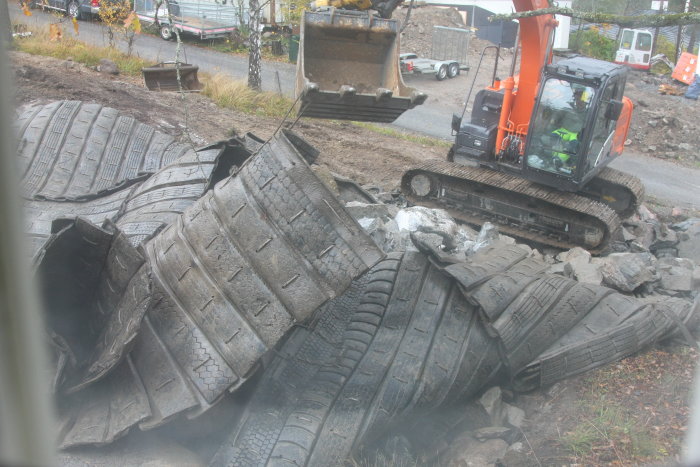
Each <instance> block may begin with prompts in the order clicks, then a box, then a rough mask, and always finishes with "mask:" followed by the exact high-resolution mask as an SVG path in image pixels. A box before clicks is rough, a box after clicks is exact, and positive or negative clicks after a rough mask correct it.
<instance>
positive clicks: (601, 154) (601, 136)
mask: <svg viewBox="0 0 700 467" xmlns="http://www.w3.org/2000/svg"><path fill="white" fill-rule="evenodd" d="M617 88H618V81H617V80H611V81H609V82H608V85H607V86H606V87H605V89H604V90H602V96H601V99H600V104H599V106H598V109H599V110H598V114H597V115H596V118H595V122H594V125H593V133H592V134H591V143H590V149H589V150H588V151H586V168H585V173H588V172H589V171H590V170H592V169H593V168H595V167H596V166H597V165H598V164H599V163H600V162H601V161H602V160H603V159H604V158H605V157H607V156H608V155H609V154H610V148H611V146H612V139H613V136H614V134H615V123H616V120H611V119H610V118H608V112H606V109H607V108H608V106H609V105H610V102H611V101H612V100H613V99H615V97H616V95H617Z"/></svg>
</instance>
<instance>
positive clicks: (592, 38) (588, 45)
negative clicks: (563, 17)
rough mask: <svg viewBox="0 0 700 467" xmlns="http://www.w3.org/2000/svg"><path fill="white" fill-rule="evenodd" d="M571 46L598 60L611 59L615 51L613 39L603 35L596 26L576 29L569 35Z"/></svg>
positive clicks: (615, 45)
mask: <svg viewBox="0 0 700 467" xmlns="http://www.w3.org/2000/svg"><path fill="white" fill-rule="evenodd" d="M569 43H570V44H572V45H571V48H572V49H574V51H576V52H578V53H580V54H582V55H586V56H587V57H593V58H598V59H600V60H608V61H613V60H614V59H615V52H616V51H617V42H616V41H615V39H610V38H607V37H605V36H604V35H602V34H601V33H600V30H599V28H598V27H597V26H592V27H591V28H590V29H588V30H586V31H577V32H575V33H573V34H572V35H571V38H570V41H569Z"/></svg>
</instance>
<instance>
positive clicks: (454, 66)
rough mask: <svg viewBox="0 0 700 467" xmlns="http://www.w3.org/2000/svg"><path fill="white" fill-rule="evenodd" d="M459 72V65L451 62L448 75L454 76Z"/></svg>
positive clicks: (449, 76)
mask: <svg viewBox="0 0 700 467" xmlns="http://www.w3.org/2000/svg"><path fill="white" fill-rule="evenodd" d="M458 74H459V65H458V64H456V63H450V65H449V66H448V67H447V77H448V78H454V77H455V76H457V75H458Z"/></svg>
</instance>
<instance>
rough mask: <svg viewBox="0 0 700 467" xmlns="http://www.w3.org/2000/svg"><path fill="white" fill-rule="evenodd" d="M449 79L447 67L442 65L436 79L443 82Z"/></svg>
mask: <svg viewBox="0 0 700 467" xmlns="http://www.w3.org/2000/svg"><path fill="white" fill-rule="evenodd" d="M445 78H447V65H440V68H439V69H438V71H437V73H435V79H437V80H438V81H442V80H444V79H445Z"/></svg>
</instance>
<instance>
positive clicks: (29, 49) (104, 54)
mask: <svg viewBox="0 0 700 467" xmlns="http://www.w3.org/2000/svg"><path fill="white" fill-rule="evenodd" d="M13 45H14V48H15V50H19V51H21V52H26V53H29V54H32V55H43V56H45V57H54V58H59V59H62V60H66V59H67V58H69V57H70V58H72V59H73V61H74V62H77V63H82V64H83V65H87V66H96V65H98V64H99V63H100V59H102V58H108V59H110V60H112V61H113V62H114V63H116V64H117V66H118V67H119V70H120V72H121V73H124V74H125V75H131V76H137V75H141V68H143V67H146V66H150V65H152V64H153V62H150V61H147V60H144V59H142V58H141V57H137V56H134V55H131V56H128V55H126V54H125V53H123V52H121V51H119V50H117V49H113V48H110V47H98V46H94V45H89V44H86V43H84V42H81V41H79V40H77V39H75V38H73V37H70V36H63V38H62V39H61V40H59V41H50V40H49V34H48V33H47V32H46V31H34V30H33V31H32V35H31V36H30V37H26V38H23V39H17V40H15V41H14V43H13Z"/></svg>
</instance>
